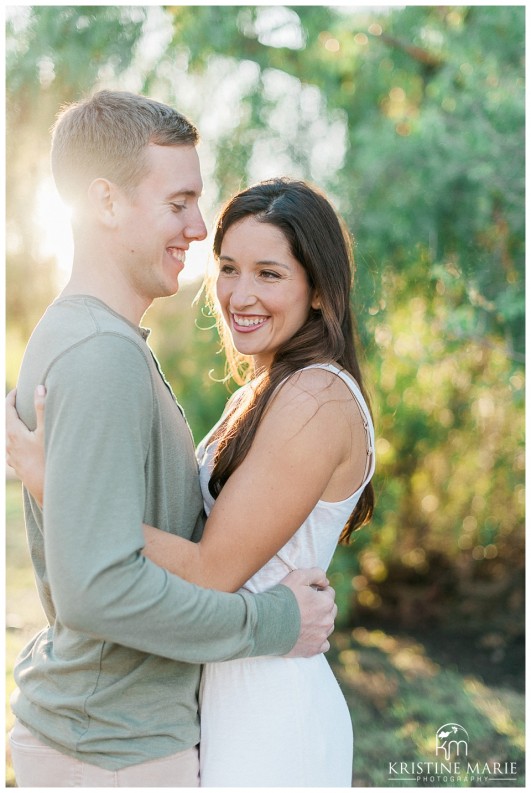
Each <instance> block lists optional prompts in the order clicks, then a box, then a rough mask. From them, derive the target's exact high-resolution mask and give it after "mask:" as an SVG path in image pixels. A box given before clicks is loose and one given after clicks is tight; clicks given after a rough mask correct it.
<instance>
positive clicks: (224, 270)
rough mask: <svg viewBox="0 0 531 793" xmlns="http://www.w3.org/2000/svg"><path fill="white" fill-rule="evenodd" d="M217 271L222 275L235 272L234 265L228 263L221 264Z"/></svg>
mask: <svg viewBox="0 0 531 793" xmlns="http://www.w3.org/2000/svg"><path fill="white" fill-rule="evenodd" d="M219 271H220V273H223V275H232V274H233V273H234V272H235V270H234V267H233V266H232V265H230V264H222V265H221V267H220V268H219Z"/></svg>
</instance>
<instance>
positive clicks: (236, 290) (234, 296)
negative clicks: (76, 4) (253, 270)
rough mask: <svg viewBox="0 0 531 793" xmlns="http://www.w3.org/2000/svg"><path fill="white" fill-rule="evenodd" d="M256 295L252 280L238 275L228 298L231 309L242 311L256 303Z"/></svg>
mask: <svg viewBox="0 0 531 793" xmlns="http://www.w3.org/2000/svg"><path fill="white" fill-rule="evenodd" d="M256 300H257V298H256V294H255V290H254V288H253V280H252V279H251V278H248V277H247V276H245V275H240V276H239V277H238V279H237V280H236V282H235V283H234V284H233V289H232V293H231V296H230V304H231V306H232V307H233V308H236V309H242V308H245V307H246V306H252V305H254V304H255V303H256Z"/></svg>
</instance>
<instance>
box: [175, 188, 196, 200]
mask: <svg viewBox="0 0 531 793" xmlns="http://www.w3.org/2000/svg"><path fill="white" fill-rule="evenodd" d="M182 197H184V198H200V197H201V193H198V192H197V190H176V191H175V193H171V194H170V195H169V196H168V201H171V200H172V199H174V198H182Z"/></svg>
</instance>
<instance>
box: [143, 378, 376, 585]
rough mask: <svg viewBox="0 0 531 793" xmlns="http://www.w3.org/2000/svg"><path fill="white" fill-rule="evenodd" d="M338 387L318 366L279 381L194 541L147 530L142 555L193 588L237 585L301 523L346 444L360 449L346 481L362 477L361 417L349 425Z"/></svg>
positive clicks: (346, 455) (345, 455) (344, 456)
mask: <svg viewBox="0 0 531 793" xmlns="http://www.w3.org/2000/svg"><path fill="white" fill-rule="evenodd" d="M344 389H345V386H344V384H342V383H341V381H340V380H339V379H338V378H337V377H335V376H334V375H331V374H330V373H327V372H323V371H322V370H308V371H305V372H302V373H301V374H300V375H299V376H298V377H297V378H292V380H291V381H289V382H288V383H286V384H285V386H284V387H283V388H282V389H281V390H280V391H279V393H278V394H277V395H276V397H275V398H274V400H273V401H272V403H271V406H270V407H269V408H268V410H267V411H266V413H265V415H264V417H263V419H262V422H261V425H260V427H259V429H258V432H257V434H256V437H255V440H254V442H253V445H252V447H251V449H250V451H249V453H248V455H247V457H246V458H245V460H244V462H243V463H242V465H241V466H240V467H239V468H238V469H237V470H236V471H235V472H234V473H233V474H232V476H231V477H230V479H229V480H228V481H227V483H226V484H225V486H224V488H223V490H222V491H221V493H220V495H219V496H218V498H217V500H216V502H215V504H214V507H213V509H212V512H211V514H210V516H209V518H208V520H207V523H206V525H205V530H204V533H203V537H202V539H201V541H200V542H199V543H196V544H194V543H191V542H189V541H187V540H184V539H182V538H180V537H175V536H174V535H169V534H167V533H165V532H159V531H158V530H156V529H152V528H150V527H146V531H145V534H146V547H145V549H144V553H145V554H146V556H148V557H149V558H150V559H152V560H153V561H154V562H156V563H157V564H159V565H162V566H164V567H165V568H166V569H168V570H170V572H174V573H176V574H177V575H179V576H181V577H183V578H185V579H187V580H188V581H193V582H194V583H196V584H199V585H200V586H204V587H208V588H212V589H219V590H223V591H228V592H232V591H235V590H237V589H238V588H239V587H241V586H242V584H244V583H245V581H247V580H248V578H249V577H250V576H252V575H253V574H254V573H255V572H256V571H257V570H259V569H260V568H261V567H262V566H263V565H264V564H265V563H266V562H267V561H268V560H269V559H271V558H272V557H273V556H274V555H275V553H276V552H277V551H279V550H280V548H282V546H283V545H284V544H285V543H286V542H287V541H288V540H289V539H290V537H292V536H293V534H294V533H295V532H296V530H297V529H298V528H299V526H300V525H301V524H302V523H303V522H304V520H305V519H306V517H307V516H308V515H309V513H310V512H311V510H312V509H313V508H314V506H315V504H316V503H317V501H318V500H319V499H320V498H321V497H322V495H323V493H324V491H325V489H326V487H327V485H328V483H329V481H330V479H331V477H332V475H333V474H334V472H335V471H336V470H337V469H338V467H339V466H340V465H341V463H342V462H344V461H345V460H348V459H350V452H351V445H352V444H356V445H358V446H359V447H360V450H361V451H362V452H363V453H362V454H360V455H359V465H358V462H357V460H358V458H356V462H355V465H354V469H355V470H352V468H351V469H350V471H349V478H350V477H352V478H354V479H355V478H356V473H357V470H356V469H357V468H358V467H359V468H360V471H359V478H360V480H361V477H362V476H363V471H364V465H365V459H366V453H365V433H364V430H363V425H362V422H361V420H360V421H359V422H355V423H354V425H353V422H352V415H353V413H352V412H351V409H352V403H353V400H352V399H351V398H350V397H349V399H345V391H344ZM355 410H356V408H355ZM349 411H350V412H349ZM354 489H355V487H352V489H351V490H350V491H348V492H352V491H353V490H354Z"/></svg>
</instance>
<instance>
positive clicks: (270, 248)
mask: <svg viewBox="0 0 531 793" xmlns="http://www.w3.org/2000/svg"><path fill="white" fill-rule="evenodd" d="M218 266H219V272H218V277H217V283H216V292H217V297H218V301H219V304H220V307H221V310H222V312H223V317H224V319H225V322H226V323H227V325H228V327H229V329H230V332H231V334H232V339H233V342H234V346H235V347H236V349H237V350H238V352H240V353H242V354H243V355H251V356H253V358H254V363H255V366H256V367H257V368H263V367H269V366H270V365H271V362H272V360H273V356H274V355H275V353H276V351H277V350H278V349H279V347H281V346H282V345H283V344H284V343H285V342H286V341H288V339H290V338H291V337H292V336H293V335H294V334H295V333H296V332H297V331H298V330H299V329H300V328H301V327H302V326H303V325H304V323H305V322H306V319H307V318H308V314H309V311H310V308H312V307H313V308H317V307H318V299H317V296H316V294H315V290H313V289H311V288H310V285H309V283H308V278H307V276H306V272H305V270H304V268H303V267H302V265H301V264H300V263H299V262H298V261H297V259H295V258H294V257H293V256H292V254H291V251H290V247H289V244H288V242H287V240H286V238H285V236H284V234H283V233H282V231H280V229H279V228H277V227H276V226H273V225H271V224H270V223H260V222H259V221H256V220H255V219H254V218H253V217H248V218H244V219H243V220H240V221H238V223H235V224H234V225H233V226H231V227H230V228H229V230H228V231H227V232H226V234H225V236H224V237H223V241H222V243H221V250H220V255H219V261H218Z"/></svg>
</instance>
